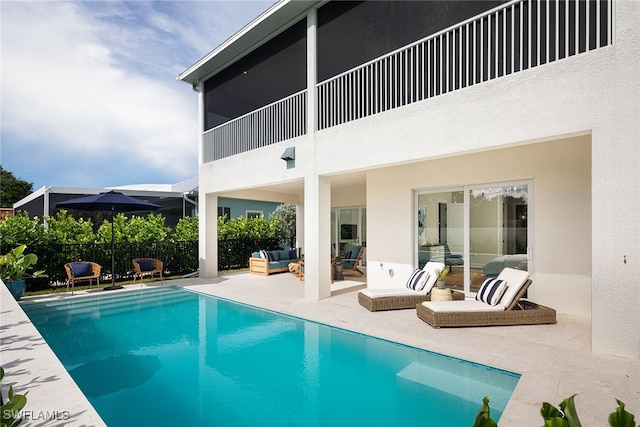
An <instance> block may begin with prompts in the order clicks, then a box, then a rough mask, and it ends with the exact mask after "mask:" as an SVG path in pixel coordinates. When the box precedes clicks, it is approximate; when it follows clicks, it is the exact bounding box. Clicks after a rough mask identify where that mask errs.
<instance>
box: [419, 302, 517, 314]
mask: <svg viewBox="0 0 640 427" xmlns="http://www.w3.org/2000/svg"><path fill="white" fill-rule="evenodd" d="M422 305H424V306H425V307H428V308H430V309H431V310H433V311H436V312H437V311H446V312H450V311H457V312H463V311H504V307H503V306H502V305H500V304H498V305H489V304H487V303H485V302H482V301H476V300H471V299H467V300H464V301H425V302H423V303H422Z"/></svg>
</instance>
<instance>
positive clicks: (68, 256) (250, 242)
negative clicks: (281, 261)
mask: <svg viewBox="0 0 640 427" xmlns="http://www.w3.org/2000/svg"><path fill="white" fill-rule="evenodd" d="M260 249H265V250H274V249H283V248H282V243H281V241H280V240H279V239H228V240H219V241H218V270H221V271H224V270H234V269H243V268H248V267H249V258H250V257H251V255H252V253H253V252H256V251H259V250H260ZM114 250H115V252H114V254H115V262H114V271H115V279H116V282H123V281H129V280H133V274H134V272H135V270H134V267H133V262H132V261H133V260H134V259H135V258H156V259H159V260H161V261H162V262H163V263H164V273H163V274H164V276H177V275H184V274H189V273H193V272H196V271H198V268H199V255H198V241H197V240H195V241H188V242H150V243H116V244H115V245H114ZM29 252H33V253H35V254H37V255H38V265H37V269H38V270H45V272H46V274H47V275H48V277H47V278H40V279H27V290H28V291H37V290H41V289H48V288H50V287H53V286H60V285H63V284H65V283H66V280H67V275H66V272H65V269H64V265H65V264H66V263H68V262H73V261H92V262H95V263H98V264H99V265H100V266H101V267H102V277H101V278H100V282H101V283H102V282H104V283H109V282H111V277H112V276H111V243H106V244H96V243H92V244H52V245H38V244H36V243H34V244H31V245H29Z"/></svg>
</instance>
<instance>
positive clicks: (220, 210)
mask: <svg viewBox="0 0 640 427" xmlns="http://www.w3.org/2000/svg"><path fill="white" fill-rule="evenodd" d="M225 215H226V216H227V219H230V218H231V208H225V207H224V206H218V216H225Z"/></svg>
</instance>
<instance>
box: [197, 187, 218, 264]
mask: <svg viewBox="0 0 640 427" xmlns="http://www.w3.org/2000/svg"><path fill="white" fill-rule="evenodd" d="M198 210H199V213H198V218H199V222H200V226H199V228H198V237H199V243H198V245H199V246H198V249H199V253H200V263H199V265H200V273H199V274H200V277H216V276H218V196H217V195H215V194H205V195H203V196H201V197H200V200H199V206H198Z"/></svg>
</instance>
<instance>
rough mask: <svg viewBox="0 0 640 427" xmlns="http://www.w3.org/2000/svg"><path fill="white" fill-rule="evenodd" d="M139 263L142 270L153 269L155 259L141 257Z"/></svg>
mask: <svg viewBox="0 0 640 427" xmlns="http://www.w3.org/2000/svg"><path fill="white" fill-rule="evenodd" d="M138 265H139V266H140V271H152V270H153V261H152V260H150V259H141V260H139V261H138Z"/></svg>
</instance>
